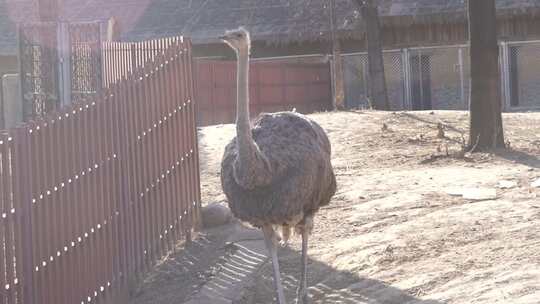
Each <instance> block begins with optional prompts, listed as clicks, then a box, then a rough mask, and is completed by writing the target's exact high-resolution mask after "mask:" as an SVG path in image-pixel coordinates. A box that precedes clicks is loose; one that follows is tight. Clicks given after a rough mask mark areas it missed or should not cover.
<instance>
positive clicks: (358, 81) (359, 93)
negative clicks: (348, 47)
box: [343, 50, 407, 110]
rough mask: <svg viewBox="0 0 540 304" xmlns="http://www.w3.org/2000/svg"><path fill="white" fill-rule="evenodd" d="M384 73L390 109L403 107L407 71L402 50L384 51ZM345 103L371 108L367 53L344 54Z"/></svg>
mask: <svg viewBox="0 0 540 304" xmlns="http://www.w3.org/2000/svg"><path fill="white" fill-rule="evenodd" d="M383 62H384V75H385V78H386V90H387V92H388V101H389V103H390V109H392V110H400V109H403V108H404V107H405V105H406V102H407V97H406V96H407V95H406V88H405V71H404V68H405V66H404V63H403V57H402V53H401V51H400V50H395V51H385V52H384V53H383ZM343 66H344V75H345V105H346V106H347V107H348V108H369V107H370V102H369V81H370V79H369V69H368V57H367V54H366V53H356V54H347V55H344V56H343Z"/></svg>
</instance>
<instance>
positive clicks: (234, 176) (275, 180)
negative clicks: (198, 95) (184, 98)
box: [221, 28, 336, 304]
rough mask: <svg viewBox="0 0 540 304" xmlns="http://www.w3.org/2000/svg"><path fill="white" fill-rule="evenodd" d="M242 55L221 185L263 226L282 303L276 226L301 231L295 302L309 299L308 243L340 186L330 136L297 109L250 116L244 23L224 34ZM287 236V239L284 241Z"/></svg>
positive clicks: (233, 204)
mask: <svg viewBox="0 0 540 304" xmlns="http://www.w3.org/2000/svg"><path fill="white" fill-rule="evenodd" d="M221 38H222V39H223V40H224V42H226V43H227V44H228V45H229V46H231V47H232V48H233V49H234V50H235V51H236V54H237V58H238V79H237V81H238V83H237V84H238V100H237V113H236V133H237V134H236V137H235V138H234V139H233V140H232V141H231V142H230V143H229V144H228V145H227V147H226V148H225V153H224V155H223V160H222V163H221V184H222V188H223V192H224V193H225V195H226V196H227V200H228V203H229V207H230V209H231V211H232V213H233V214H234V216H235V217H237V218H239V219H240V220H242V221H246V222H249V223H250V224H252V225H254V226H256V227H259V228H261V229H262V230H263V233H264V237H265V242H266V246H267V248H268V251H269V253H270V256H271V258H272V266H273V276H274V283H275V287H276V293H277V298H278V302H279V303H280V304H285V296H284V293H283V287H282V283H281V279H280V273H279V264H278V259H277V236H276V232H275V231H274V227H276V226H282V227H283V232H284V233H283V236H284V239H286V238H288V235H289V231H290V229H291V228H295V229H296V230H297V232H298V233H299V234H300V235H301V236H302V274H301V277H300V282H299V288H298V297H297V303H307V282H306V276H307V269H306V267H307V245H308V235H309V233H310V232H311V229H312V227H313V217H314V215H315V213H316V212H317V211H318V210H319V208H320V207H321V206H324V205H327V204H328V203H329V202H330V199H331V198H332V196H333V195H334V193H335V191H336V179H335V176H334V173H333V170H332V166H331V162H330V154H331V149H330V141H329V140H328V137H327V136H326V134H325V132H324V130H323V129H322V128H321V127H320V126H319V125H318V124H317V123H316V122H315V121H313V120H311V119H309V118H308V117H306V116H304V115H302V114H298V113H294V112H279V113H272V114H261V115H260V116H259V117H258V118H257V119H256V120H255V122H254V124H253V128H252V127H251V124H250V120H249V100H248V98H249V91H248V79H249V52H250V39H249V33H248V32H247V31H246V30H244V29H243V28H240V29H238V30H234V31H227V32H226V33H225V36H223V37H221ZM285 241H286V240H285Z"/></svg>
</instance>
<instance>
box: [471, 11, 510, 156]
mask: <svg viewBox="0 0 540 304" xmlns="http://www.w3.org/2000/svg"><path fill="white" fill-rule="evenodd" d="M468 2H469V39H470V43H471V47H470V56H471V96H470V133H469V148H470V150H471V151H478V150H482V149H486V148H488V149H489V148H502V147H504V146H505V144H504V134H503V125H502V116H501V91H500V72H499V47H498V45H497V20H496V10H495V0H469V1H468Z"/></svg>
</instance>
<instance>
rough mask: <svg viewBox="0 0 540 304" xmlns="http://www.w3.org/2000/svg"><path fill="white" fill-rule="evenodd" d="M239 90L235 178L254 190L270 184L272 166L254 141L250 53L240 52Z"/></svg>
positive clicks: (245, 186) (239, 182)
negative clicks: (250, 108)
mask: <svg viewBox="0 0 540 304" xmlns="http://www.w3.org/2000/svg"><path fill="white" fill-rule="evenodd" d="M237 73H238V79H237V83H238V88H237V89H238V90H237V98H238V100H237V105H236V138H237V142H236V144H237V148H238V156H237V158H236V161H235V164H234V176H235V179H236V181H237V182H238V184H240V185H242V186H243V187H244V188H247V189H253V188H254V187H256V186H259V185H264V184H268V183H269V182H270V181H271V178H272V172H271V168H270V164H269V162H268V159H267V158H266V157H265V155H264V154H263V153H262V152H261V151H260V150H259V147H258V146H257V144H256V143H255V142H254V141H253V137H252V134H251V125H250V122H249V52H247V51H245V52H244V51H239V52H238V72H237Z"/></svg>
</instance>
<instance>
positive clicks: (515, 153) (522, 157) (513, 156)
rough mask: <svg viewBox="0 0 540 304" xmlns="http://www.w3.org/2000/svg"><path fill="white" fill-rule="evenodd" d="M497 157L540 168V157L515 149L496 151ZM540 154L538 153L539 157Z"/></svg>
mask: <svg viewBox="0 0 540 304" xmlns="http://www.w3.org/2000/svg"><path fill="white" fill-rule="evenodd" d="M494 153H495V155H497V156H498V157H500V158H503V159H506V160H509V161H512V162H515V163H519V164H522V165H525V166H529V167H532V168H537V169H539V168H540V158H538V156H536V155H534V154H532V153H530V152H525V151H519V150H514V149H500V150H496V151H494ZM538 154H540V153H537V155H538Z"/></svg>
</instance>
